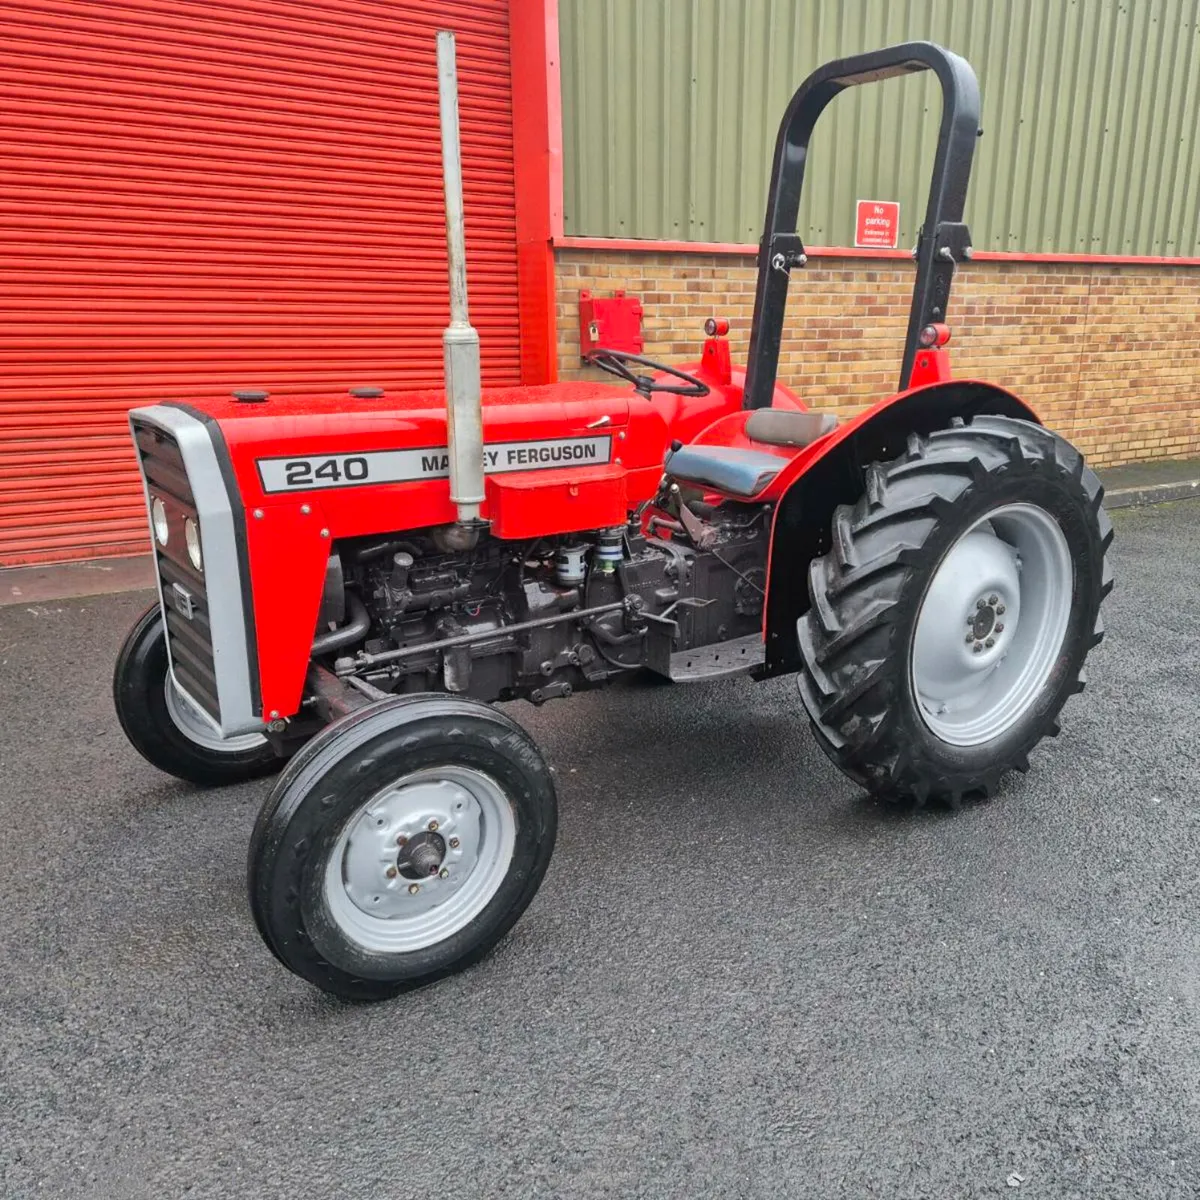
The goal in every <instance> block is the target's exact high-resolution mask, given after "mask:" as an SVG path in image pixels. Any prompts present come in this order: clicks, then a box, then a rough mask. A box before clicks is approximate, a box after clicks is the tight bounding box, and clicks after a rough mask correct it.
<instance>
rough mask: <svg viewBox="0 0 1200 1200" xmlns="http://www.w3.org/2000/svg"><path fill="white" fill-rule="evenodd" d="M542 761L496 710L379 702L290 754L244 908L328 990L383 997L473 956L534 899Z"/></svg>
mask: <svg viewBox="0 0 1200 1200" xmlns="http://www.w3.org/2000/svg"><path fill="white" fill-rule="evenodd" d="M557 817H558V810H557V801H556V798H555V792H554V782H553V779H552V777H551V775H550V771H549V768H548V767H547V766H546V764H545V762H544V761H543V760H542V757H541V755H540V754H539V753H538V751H537V748H536V747H535V746H534V744H533V742H532V740H531V739H530V738H529V735H528V734H526V733H525V731H524V730H523V729H521V727H520V726H519V725H517V724H516V723H515V722H514V721H512V720H510V719H509V718H508V717H507V716H505V715H504V714H502V713H500V712H497V711H496V710H495V709H493V708H491V707H489V706H488V705H486V704H482V703H480V702H478V701H474V700H467V699H463V698H460V697H453V696H408V697H397V698H389V699H387V700H381V701H379V702H378V703H376V704H372V705H370V706H369V707H367V708H363V709H360V710H359V711H358V712H354V713H351V714H350V715H349V716H347V717H344V718H342V719H341V720H340V721H336V722H334V723H333V724H332V725H329V726H327V727H326V728H325V729H324V730H322V731H321V733H319V734H318V735H317V736H316V737H315V738H314V739H313V740H312V741H311V742H309V743H308V745H307V746H305V747H304V749H303V750H301V751H300V753H299V754H298V755H297V756H296V757H295V758H294V759H293V760H292V763H291V764H290V765H289V767H288V769H287V770H286V771H285V772H284V774H283V775H282V776H281V777H280V779H279V781H278V783H277V784H276V785H275V788H274V790H273V791H272V793H271V795H270V797H269V798H268V799H267V802H266V804H265V805H264V806H263V809H262V812H261V813H260V815H259V818H258V822H257V824H256V825H255V829H254V835H253V837H252V839H251V844H250V856H249V870H248V885H249V891H250V905H251V909H252V911H253V913H254V918H255V921H256V922H257V924H258V928H259V932H260V933H261V934H262V936H263V939H264V941H266V943H267V945H268V946H269V947H270V949H271V951H272V952H273V953H274V954H275V956H276V958H278V959H279V961H280V962H281V963H283V965H284V966H285V967H287V968H288V969H289V970H291V971H293V972H294V973H295V974H297V975H299V976H300V977H301V978H303V979H306V980H308V981H309V982H310V983H312V984H315V985H316V986H317V987H318V988H320V989H321V990H322V991H325V992H329V993H330V994H332V995H335V996H339V997H342V998H343V999H348V1000H386V999H389V998H391V997H393V996H395V995H397V994H398V993H400V992H402V991H405V990H408V989H410V988H413V987H417V986H420V985H422V984H425V983H429V982H431V981H432V980H434V979H438V978H440V977H442V976H444V975H448V974H450V973H452V972H455V971H459V970H461V969H463V968H464V967H467V966H469V965H471V964H472V963H475V962H477V961H479V959H481V958H482V957H483V956H484V955H485V954H487V953H488V951H489V950H490V949H491V948H492V947H493V946H494V945H495V944H496V943H497V942H498V941H499V940H500V939H501V938H502V937H503V936H504V935H505V934H506V933H507V932H508V930H509V929H510V928H511V927H512V926H513V924H514V923H515V922H516V921H517V918H518V917H520V915H521V914H522V913H523V912H524V911H525V909H526V907H528V905H529V903H530V901H531V900H532V899H533V897H534V896H535V895H536V893H537V890H538V888H539V886H540V885H541V882H542V879H543V877H544V876H545V873H546V868H547V867H548V865H549V862H550V855H551V853H552V851H553V849H554V839H555V833H556V830H557V823H558V822H557Z"/></svg>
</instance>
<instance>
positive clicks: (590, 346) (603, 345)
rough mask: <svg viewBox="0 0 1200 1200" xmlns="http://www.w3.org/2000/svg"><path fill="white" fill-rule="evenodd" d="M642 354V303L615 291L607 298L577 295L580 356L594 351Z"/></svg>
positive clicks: (589, 293) (585, 292) (583, 292)
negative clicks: (620, 351) (622, 351)
mask: <svg viewBox="0 0 1200 1200" xmlns="http://www.w3.org/2000/svg"><path fill="white" fill-rule="evenodd" d="M598 349H604V350H624V351H625V352H626V353H627V354H641V352H642V302H641V301H640V300H639V299H638V298H637V297H636V296H627V295H625V293H624V291H622V290H620V289H618V290H617V291H615V292H614V293H613V294H612V296H611V297H610V298H605V297H602V296H593V295H592V293H591V292H588V291H582V292H580V293H579V353H580V354H581V355H582V356H583V357H584V358H587V356H588V355H589V354H591V352H592V351H593V350H598Z"/></svg>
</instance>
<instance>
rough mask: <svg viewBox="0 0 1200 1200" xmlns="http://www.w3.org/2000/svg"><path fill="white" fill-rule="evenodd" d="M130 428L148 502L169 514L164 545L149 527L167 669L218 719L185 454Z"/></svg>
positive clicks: (157, 434)
mask: <svg viewBox="0 0 1200 1200" xmlns="http://www.w3.org/2000/svg"><path fill="white" fill-rule="evenodd" d="M133 429H134V437H135V440H136V442H137V448H138V455H139V457H140V459H141V466H142V474H143V475H144V476H145V479H146V487H147V490H148V491H149V493H150V500H151V503H153V501H154V500H155V499H159V500H161V501H162V502H163V506H164V508H165V509H166V514H167V544H166V545H165V546H164V545H162V544H161V543H160V542H159V540H158V538H157V537H156V536H155V535H154V531H153V528H151V541H152V542H153V544H154V555H155V559H156V560H157V564H158V576H159V581H160V585H161V592H162V600H163V611H164V612H165V614H166V620H167V648H168V651H169V653H170V656H171V667H172V670H173V671H174V674H175V680H176V682H177V683H178V684H179V686H180V687H181V688H182V689H183V690H184V691H185V692H186V693H187V694H188V696H189V697H190V698H191V699H192V700H194V701H195V702H196V703H197V704H199V705H200V706H201V707H202V708H204V709H205V710H206V711H207V712H208V714H209V715H210V716H212V717H213V718H214V719H219V718H220V705H219V703H218V701H217V679H216V671H215V669H214V660H213V639H212V629H211V627H210V624H209V606H208V596H207V594H206V592H205V584H204V576H203V575H202V574H201V573H200V572H199V571H197V570H196V569H195V567H193V566H192V564H191V561H190V560H189V559H188V553H187V542H186V540H185V533H184V521H185V520H186V519H187V518H188V517H190V518H191V519H192V520H193V521H198V515H197V512H196V501H195V497H194V496H193V494H192V487H191V484H190V483H189V482H188V477H187V470H186V468H185V467H184V463H183V456H182V455H181V454H180V452H179V446H178V444H177V443H176V441H175V439H174V438H173V437H172V436H171V434H169V433H166V432H164V431H163V430H161V429H156V428H155V427H153V426H151V425H145V424H142V423H140V422H138V421H136V420H135V421H134V423H133Z"/></svg>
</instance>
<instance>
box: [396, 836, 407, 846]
mask: <svg viewBox="0 0 1200 1200" xmlns="http://www.w3.org/2000/svg"><path fill="white" fill-rule="evenodd" d="M407 844H408V835H407V834H404V833H402V834H400V835H399V837H397V838H396V845H397V846H405V845H407Z"/></svg>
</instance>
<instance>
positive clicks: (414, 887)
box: [408, 883, 421, 896]
mask: <svg viewBox="0 0 1200 1200" xmlns="http://www.w3.org/2000/svg"><path fill="white" fill-rule="evenodd" d="M420 890H421V885H420V884H419V883H410V884H409V885H408V894H409V895H410V896H415V895H416V894H417V893H418V892H419V891H420Z"/></svg>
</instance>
